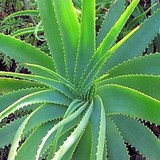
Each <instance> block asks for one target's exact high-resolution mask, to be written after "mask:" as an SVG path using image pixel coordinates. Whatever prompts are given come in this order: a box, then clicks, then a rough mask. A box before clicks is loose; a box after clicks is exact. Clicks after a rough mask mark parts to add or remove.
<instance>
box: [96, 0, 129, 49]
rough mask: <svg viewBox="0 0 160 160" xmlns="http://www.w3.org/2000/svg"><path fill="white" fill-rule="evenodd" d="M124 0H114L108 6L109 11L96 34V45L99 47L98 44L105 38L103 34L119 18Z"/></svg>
mask: <svg viewBox="0 0 160 160" xmlns="http://www.w3.org/2000/svg"><path fill="white" fill-rule="evenodd" d="M125 2H126V1H125V0H116V1H114V2H113V4H112V5H111V7H110V8H109V11H108V12H107V13H106V17H105V19H104V22H103V24H102V26H101V28H100V31H99V33H98V36H97V41H96V44H97V47H99V45H100V44H101V42H102V41H103V39H104V38H105V35H106V34H107V33H108V32H109V31H110V29H111V28H112V26H113V25H114V24H115V23H116V22H117V20H118V19H119V18H120V16H121V14H122V13H123V11H124V7H125Z"/></svg>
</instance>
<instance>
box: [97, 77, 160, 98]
mask: <svg viewBox="0 0 160 160" xmlns="http://www.w3.org/2000/svg"><path fill="white" fill-rule="evenodd" d="M135 82H136V83H135ZM106 84H118V85H122V86H126V87H129V88H132V89H135V90H138V91H140V92H142V93H144V94H146V95H149V96H151V97H153V98H155V99H157V100H160V76H151V75H124V76H118V77H114V78H110V79H106V80H104V81H102V82H100V83H99V84H98V85H99V86H103V85H106ZM146 84H147V85H146Z"/></svg>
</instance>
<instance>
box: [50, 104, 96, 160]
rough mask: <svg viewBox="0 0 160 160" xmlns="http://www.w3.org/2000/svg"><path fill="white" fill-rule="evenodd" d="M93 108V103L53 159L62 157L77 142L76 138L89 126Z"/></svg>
mask: <svg viewBox="0 0 160 160" xmlns="http://www.w3.org/2000/svg"><path fill="white" fill-rule="evenodd" d="M92 110H93V104H91V105H90V106H89V109H88V110H87V112H86V113H85V115H84V117H83V118H82V120H81V122H80V123H79V124H78V126H77V127H76V129H75V130H74V131H73V132H72V133H71V135H70V136H69V137H68V138H67V140H66V141H64V143H63V145H62V146H60V148H59V150H58V151H57V152H56V153H55V156H54V157H53V160H57V159H61V158H62V157H63V155H64V154H65V153H66V152H67V151H68V149H69V148H70V147H71V146H72V145H73V144H74V143H75V142H76V140H77V139H78V138H79V136H80V135H81V133H82V132H83V130H84V129H85V127H86V126H87V124H88V120H89V118H90V116H91V113H92Z"/></svg>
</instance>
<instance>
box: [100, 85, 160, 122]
mask: <svg viewBox="0 0 160 160" xmlns="http://www.w3.org/2000/svg"><path fill="white" fill-rule="evenodd" d="M97 94H98V95H99V96H100V97H101V98H102V101H103V104H104V107H105V110H106V114H118V113H119V114H125V115H130V116H133V117H137V118H141V119H144V120H147V121H150V122H153V123H155V124H159V123H160V117H159V115H160V101H158V100H156V99H153V98H151V97H149V96H147V95H145V94H142V93H141V92H138V91H136V90H133V89H130V88H127V87H124V86H120V85H116V84H110V85H105V86H102V87H99V88H98V90H97ZM106 97H107V98H106ZM114 97H116V101H115V98H114ZM133 102H134V103H133Z"/></svg>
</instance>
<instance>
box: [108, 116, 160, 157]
mask: <svg viewBox="0 0 160 160" xmlns="http://www.w3.org/2000/svg"><path fill="white" fill-rule="evenodd" d="M111 118H112V119H113V121H114V122H115V123H116V125H117V127H118V128H119V130H120V131H121V132H122V135H123V136H124V139H125V140H126V141H127V142H128V143H129V144H131V145H132V146H134V147H135V148H136V149H137V150H138V151H139V152H140V153H141V154H142V155H144V156H145V157H146V158H147V159H155V160H158V159H159V153H160V141H159V140H158V139H157V138H156V137H155V136H154V135H153V134H152V133H151V131H150V130H149V129H148V128H146V127H145V126H144V125H143V124H141V123H140V122H138V121H137V120H135V119H133V118H130V117H126V116H121V115H114V116H111Z"/></svg>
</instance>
